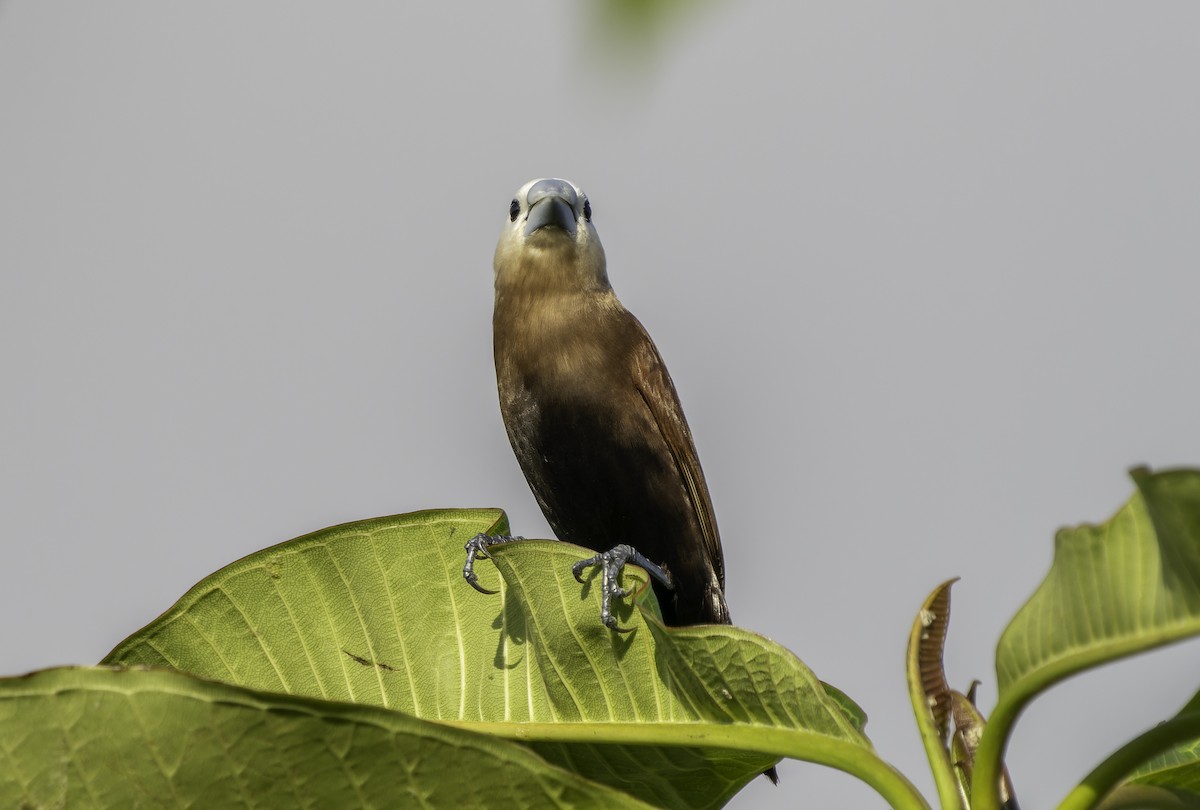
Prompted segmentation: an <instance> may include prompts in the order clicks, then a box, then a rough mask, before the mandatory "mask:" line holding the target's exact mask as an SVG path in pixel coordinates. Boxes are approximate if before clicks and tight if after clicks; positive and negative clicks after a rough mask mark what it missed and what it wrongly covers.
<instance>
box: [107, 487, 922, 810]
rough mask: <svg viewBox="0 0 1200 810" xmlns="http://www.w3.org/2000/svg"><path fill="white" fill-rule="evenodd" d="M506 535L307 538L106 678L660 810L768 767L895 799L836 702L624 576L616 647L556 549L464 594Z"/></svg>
mask: <svg viewBox="0 0 1200 810" xmlns="http://www.w3.org/2000/svg"><path fill="white" fill-rule="evenodd" d="M505 529H506V523H505V520H504V516H503V513H501V512H499V511H496V510H490V511H489V510H474V511H470V510H457V511H454V510H451V511H439V512H424V513H416V514H413V515H405V516H398V517H392V518H380V519H377V520H370V521H363V522H360V523H353V524H347V525H344V526H338V527H334V528H332V529H327V530H324V531H320V532H316V533H314V534H311V535H307V536H306V537H302V538H299V539H297V540H294V541H291V542H289V543H284V544H282V545H279V546H275V547H273V548H269V549H266V550H265V551H262V552H259V553H258V554H254V555H251V556H250V557H247V558H245V559H243V560H240V561H239V562H236V563H234V564H233V565H230V566H229V567H227V568H225V569H222V570H221V571H219V572H217V573H216V574H214V575H212V576H211V577H209V578H207V579H205V580H204V581H203V582H201V583H199V584H198V585H197V586H196V587H195V588H193V589H192V590H191V591H190V592H189V593H188V594H186V595H185V596H184V597H183V598H182V599H181V600H180V601H179V603H178V604H176V605H175V606H174V607H173V608H172V609H171V610H169V611H168V612H167V613H165V614H164V615H163V616H161V617H160V618H159V619H158V620H157V621H155V622H153V623H152V624H150V625H149V626H148V627H146V628H144V629H143V630H141V631H139V632H138V633H135V634H134V635H133V636H131V637H130V638H129V639H127V640H126V641H124V642H123V643H122V644H120V645H119V646H118V647H117V648H116V649H115V650H114V651H113V652H112V653H110V655H109V656H108V657H107V658H106V659H105V660H106V662H107V663H124V664H134V663H136V664H150V665H159V666H169V667H174V668H178V669H183V670H186V671H189V672H193V673H197V674H200V675H203V676H205V677H211V678H215V679H219V680H225V681H229V682H233V683H238V684H242V685H247V686H251V687H254V688H257V689H269V690H279V691H284V692H289V693H293V694H303V695H312V696H318V697H323V698H331V699H337V700H351V701H355V702H362V703H371V704H376V705H380V706H385V707H388V708H392V709H396V710H399V711H402V712H407V713H411V714H413V715H415V716H417V717H420V718H424V719H431V720H439V721H443V722H450V723H455V724H460V725H463V726H465V727H469V728H472V729H476V730H483V731H487V732H490V733H493V734H499V735H503V736H507V737H511V738H514V739H519V740H521V741H524V742H527V743H528V744H530V745H532V746H533V747H534V748H535V750H537V751H538V752H539V753H540V754H542V755H543V756H545V757H546V758H547V759H550V760H551V761H554V762H556V763H558V764H561V765H563V766H565V767H569V768H572V769H575V770H577V771H578V772H580V773H581V774H583V775H585V776H587V777H589V778H593V779H595V780H598V781H602V782H605V783H609V784H612V785H614V786H618V787H620V788H621V789H623V790H628V791H630V792H632V793H634V795H637V796H639V797H642V798H644V799H646V800H648V801H650V802H652V803H654V804H659V805H663V806H673V807H714V806H719V805H721V804H723V803H724V802H725V801H726V800H727V799H728V797H729V796H731V795H732V794H733V793H734V792H736V790H737V789H739V788H740V787H741V786H742V785H743V784H745V782H746V781H748V780H749V779H751V778H753V777H754V776H755V775H756V774H758V773H759V772H760V771H761V770H762V769H763V768H765V767H766V766H768V765H770V764H771V763H772V762H774V761H776V759H777V757H778V756H779V755H781V754H783V755H789V756H796V757H800V758H804V759H811V760H814V761H819V762H828V763H829V764H833V765H835V766H837V767H842V768H845V769H847V770H850V771H852V772H855V773H857V774H858V775H860V776H861V777H863V778H866V779H868V780H869V781H872V782H873V783H874V784H876V787H877V788H879V789H881V790H884V791H889V790H890V791H892V793H893V794H895V795H897V796H899V798H898V799H897V801H900V802H903V801H905V798H906V797H909V796H910V794H911V788H910V786H908V785H907V783H905V782H904V781H903V780H902V779H901V778H900V777H899V776H898V775H896V774H895V773H894V772H893V771H891V770H890V769H889V768H888V767H887V766H886V765H884V764H882V763H881V762H880V761H879V760H878V758H877V757H875V755H874V754H873V753H872V751H871V749H870V745H869V743H868V742H867V741H866V739H865V738H864V737H863V736H862V735H861V733H860V732H859V730H858V729H857V728H856V726H855V722H856V720H857V718H854V717H851V716H849V715H848V714H847V712H845V711H844V710H843V709H842V708H841V707H840V705H841V704H840V701H844V700H845V698H844V696H841V695H835V696H834V697H831V696H830V694H828V693H827V692H826V691H825V689H824V688H823V687H822V685H821V684H820V682H819V681H817V680H816V678H815V677H814V676H813V674H812V673H811V672H810V671H809V670H808V668H807V667H805V666H804V664H803V663H801V662H800V661H799V660H798V659H797V658H796V657H795V656H793V655H792V654H791V653H789V652H788V651H787V650H785V649H783V648H782V647H779V646H778V645H776V644H774V643H773V642H770V641H768V640H766V639H764V638H762V637H760V636H757V635H755V634H753V633H749V632H746V631H744V630H740V629H738V628H733V627H694V628H666V627H663V626H662V625H661V623H659V622H658V621H657V619H656V605H655V604H654V602H653V591H652V590H651V589H650V588H649V587H648V585H647V583H646V578H645V574H644V573H643V572H642V571H641V570H640V569H635V568H631V569H629V570H628V571H627V572H626V575H625V576H626V583H625V584H626V585H627V586H628V585H632V586H633V587H635V588H636V589H638V590H639V598H640V599H643V600H645V604H646V606H647V607H646V610H645V611H643V610H635V609H634V608H633V607H631V606H630V605H629V604H623V605H622V606H621V608H620V609H619V611H618V616H619V619H620V621H621V622H622V624H623V625H625V626H627V627H629V628H630V629H631V630H632V632H630V633H628V634H618V633H614V632H612V631H610V630H608V629H607V628H605V627H604V626H603V625H601V624H600V622H599V597H598V593H597V591H598V588H597V587H595V583H594V582H588V583H587V584H585V585H583V586H580V585H579V584H578V583H577V582H575V580H574V579H573V578H572V576H571V573H570V568H571V564H572V563H573V562H574V561H575V560H577V559H579V558H580V557H581V556H583V555H585V554H587V553H588V552H586V550H584V549H580V548H578V547H574V546H569V545H567V544H564V543H558V542H553V541H525V542H520V543H512V544H508V545H504V546H499V547H496V548H494V549H493V550H492V556H493V561H494V563H495V565H496V568H497V571H491V570H489V569H490V568H491V566H490V564H489V563H488V562H487V561H481V563H480V565H479V570H480V574H481V577H482V578H483V579H484V581H485V582H486V583H488V584H490V585H494V587H496V588H497V589H498V590H499V594H498V595H495V596H485V595H482V594H479V593H477V592H476V591H474V590H472V589H471V588H470V587H469V586H467V585H466V583H465V582H464V581H463V578H462V561H463V543H464V542H465V541H466V540H467V539H469V538H470V537H471V536H473V535H474V534H475V533H476V532H479V531H487V532H501V531H504V530H505ZM910 804H911V801H910ZM912 806H919V804H913V805H912Z"/></svg>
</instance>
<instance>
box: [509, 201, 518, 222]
mask: <svg viewBox="0 0 1200 810" xmlns="http://www.w3.org/2000/svg"><path fill="white" fill-rule="evenodd" d="M519 213H521V204H520V203H519V202H517V201H516V200H513V201H512V203H511V204H510V205H509V206H508V221H509V222H516V221H517V214H519Z"/></svg>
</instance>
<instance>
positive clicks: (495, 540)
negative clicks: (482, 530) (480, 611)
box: [463, 534, 525, 594]
mask: <svg viewBox="0 0 1200 810" xmlns="http://www.w3.org/2000/svg"><path fill="white" fill-rule="evenodd" d="M524 539H525V538H524V537H511V536H509V535H507V534H477V535H475V536H474V537H472V538H471V539H470V540H468V541H467V544H466V545H465V546H463V550H464V551H466V552H467V561H466V562H465V563H463V579H465V580H466V581H467V584H469V585H470V586H471V587H472V588H474V589H475V590H477V591H479V592H480V593H488V594H491V593H499V591H492V590H488V589H487V588H485V587H483V586H482V585H480V584H479V577H478V576H476V574H475V561H476V560H477V559H479V558H480V557H483V558H484V559H491V555H490V554H488V552H487V550H488V549H489V548H491V547H492V546H498V545H500V544H501V543H511V542H513V541H514V540H524Z"/></svg>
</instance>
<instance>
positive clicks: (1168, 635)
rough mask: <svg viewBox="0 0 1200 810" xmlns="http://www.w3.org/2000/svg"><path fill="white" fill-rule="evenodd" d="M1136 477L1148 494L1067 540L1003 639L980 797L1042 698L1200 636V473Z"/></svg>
mask: <svg viewBox="0 0 1200 810" xmlns="http://www.w3.org/2000/svg"><path fill="white" fill-rule="evenodd" d="M1132 475H1133V479H1134V481H1135V483H1136V484H1137V486H1138V492H1137V493H1136V494H1135V495H1134V496H1133V497H1132V498H1131V499H1130V500H1129V502H1128V503H1127V504H1126V505H1125V506H1124V507H1122V508H1121V510H1120V511H1118V512H1117V513H1116V514H1115V515H1114V516H1113V517H1112V518H1111V519H1110V520H1108V521H1107V522H1105V523H1103V524H1100V525H1099V526H1093V525H1083V526H1078V527H1076V528H1072V529H1063V530H1061V531H1060V532H1059V533H1058V536H1057V538H1056V542H1055V555H1054V562H1053V564H1052V566H1051V568H1050V572H1049V573H1048V574H1047V576H1046V579H1045V581H1044V582H1043V583H1042V584H1041V586H1040V587H1039V588H1038V590H1037V591H1036V592H1035V593H1034V595H1033V596H1032V597H1031V598H1030V600H1029V601H1028V602H1027V603H1026V604H1025V606H1024V607H1022V608H1021V610H1020V611H1019V612H1018V613H1017V615H1016V616H1015V617H1014V618H1013V620H1012V622H1011V623H1010V624H1009V626H1008V628H1007V629H1006V630H1005V631H1004V634H1003V635H1002V636H1001V638H1000V643H999V647H998V649H997V652H996V674H997V677H998V682H999V687H1000V699H999V703H998V704H997V706H996V710H995V711H994V712H993V713H992V718H991V720H990V721H989V723H988V726H987V731H986V732H985V734H984V739H983V742H982V744H981V747H980V751H979V761H978V767H977V769H976V772H975V792H974V795H975V796H976V797H977V799H978V797H979V793H980V786H981V785H985V784H992V785H994V784H995V779H996V777H997V776H998V774H999V767H1000V760H1001V758H1002V756H1003V752H1004V748H1005V745H1006V743H1007V740H1008V737H1009V734H1010V733H1011V729H1012V725H1013V723H1014V722H1015V720H1016V717H1017V716H1018V715H1019V714H1020V712H1021V711H1022V710H1023V708H1024V707H1025V706H1026V705H1027V704H1028V703H1029V701H1030V700H1032V699H1033V698H1034V697H1036V696H1037V695H1038V694H1040V693H1041V692H1043V691H1045V690H1046V689H1048V688H1049V687H1050V686H1052V685H1054V684H1055V683H1058V682H1059V681H1061V680H1063V679H1064V678H1067V677H1069V676H1071V675H1074V674H1076V673H1078V672H1081V671H1083V670H1086V669H1089V668H1091V667H1095V666H1099V665H1101V664H1104V663H1107V662H1110V661H1113V660H1116V659H1118V658H1122V657H1125V656H1128V655H1132V654H1135V653H1139V652H1143V651H1145V650H1149V649H1152V648H1155V647H1159V646H1162V645H1164V644H1169V643H1171V642H1175V641H1179V640H1181V639H1185V638H1189V637H1191V636H1194V635H1196V634H1198V633H1200V471H1196V470H1173V471H1166V472H1161V473H1153V474H1152V473H1150V472H1149V471H1147V470H1135V471H1134V472H1133V474H1132ZM985 780H991V781H990V782H989V781H985ZM979 806H980V807H983V808H985V809H986V808H989V807H991V806H992V804H991V803H990V802H988V801H984V802H982V803H981V804H980V805H979Z"/></svg>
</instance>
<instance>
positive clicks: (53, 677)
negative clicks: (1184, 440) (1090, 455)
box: [0, 470, 1200, 810]
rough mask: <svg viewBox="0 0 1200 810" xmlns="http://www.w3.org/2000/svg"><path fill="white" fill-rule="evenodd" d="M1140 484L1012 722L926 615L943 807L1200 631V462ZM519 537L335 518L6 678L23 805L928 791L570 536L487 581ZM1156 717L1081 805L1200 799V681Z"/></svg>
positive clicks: (606, 800)
mask: <svg viewBox="0 0 1200 810" xmlns="http://www.w3.org/2000/svg"><path fill="white" fill-rule="evenodd" d="M1134 480H1135V482H1136V484H1137V487H1138V491H1137V492H1136V493H1135V494H1134V496H1133V497H1132V498H1131V499H1130V501H1129V502H1128V503H1127V504H1126V505H1125V506H1124V507H1123V508H1122V509H1120V510H1119V511H1118V512H1117V513H1116V514H1115V515H1114V516H1113V518H1112V519H1110V520H1109V521H1107V522H1105V523H1103V524H1100V525H1098V526H1092V525H1085V526H1080V527H1077V528H1074V529H1067V530H1063V531H1061V532H1060V533H1059V535H1058V538H1057V544H1056V554H1055V559H1054V562H1053V565H1052V566H1051V569H1050V571H1049V573H1048V574H1047V576H1046V579H1045V581H1044V582H1043V584H1042V585H1041V587H1039V589H1038V590H1037V592H1036V593H1035V594H1034V595H1033V597H1032V598H1031V599H1030V600H1029V602H1028V603H1027V604H1026V605H1025V606H1024V607H1023V608H1022V609H1021V610H1020V611H1018V613H1017V614H1016V616H1015V617H1014V618H1013V620H1012V622H1011V623H1010V625H1009V627H1008V629H1007V630H1006V631H1005V633H1004V635H1003V637H1002V638H1001V641H1000V645H999V648H998V650H997V660H996V668H997V674H998V676H999V682H1000V698H999V702H998V704H997V706H996V707H995V708H994V710H993V711H992V713H991V718H990V720H985V719H984V716H983V714H982V713H981V712H979V711H978V710H977V709H976V708H975V707H974V705H973V699H972V698H971V697H970V696H969V695H963V694H961V693H958V692H955V691H953V690H952V689H950V686H949V684H948V682H947V681H946V677H945V673H944V671H943V669H942V664H941V660H942V650H943V647H944V645H945V643H946V641H947V632H948V628H949V619H950V598H949V586H950V583H945V584H944V585H943V586H941V587H940V588H939V589H937V590H936V591H935V592H934V593H933V594H931V596H930V597H929V599H928V600H927V601H926V602H925V604H924V605H923V606H922V610H921V611H920V613H919V615H918V617H917V620H916V621H915V622H914V625H913V631H912V634H911V637H910V641H909V660H908V676H909V680H910V684H909V685H910V694H911V698H912V702H913V706H914V711H915V712H916V716H917V723H918V727H919V728H920V730H921V737H922V740H923V742H924V743H925V746H926V750H927V753H928V755H929V759H930V762H931V766H932V768H933V771H934V773H935V775H936V776H937V784H938V795H939V799H940V801H941V804H942V806H943V807H946V808H968V807H969V808H994V807H998V806H999V805H1000V802H1001V801H1002V800H1001V799H1000V798H999V794H998V787H999V786H1000V784H1001V775H1002V774H1003V772H1004V771H1003V754H1004V750H1005V748H1006V746H1007V742H1008V739H1009V737H1010V736H1011V733H1012V729H1013V725H1014V723H1015V721H1016V719H1017V718H1018V716H1019V715H1020V713H1021V712H1022V711H1023V710H1024V709H1025V708H1026V707H1027V706H1028V705H1029V704H1030V702H1031V701H1032V700H1033V699H1034V698H1035V697H1036V696H1038V695H1040V694H1042V693H1043V692H1045V691H1046V689H1048V688H1049V687H1050V686H1052V685H1054V684H1056V683H1059V682H1061V681H1062V680H1064V679H1065V678H1068V677H1069V676H1071V675H1073V674H1076V673H1079V672H1083V671H1085V670H1087V669H1089V668H1091V667H1095V666H1099V665H1101V664H1104V663H1106V662H1108V661H1112V660H1116V659H1118V658H1121V657H1125V656H1128V655H1132V654H1136V653H1139V652H1144V651H1147V650H1151V649H1153V648H1155V647H1158V646H1161V645H1163V644H1168V643H1171V642H1175V641H1179V640H1182V639H1186V638H1190V637H1192V636H1195V635H1197V633H1200V471H1192V470H1176V471H1168V472H1163V473H1157V474H1152V473H1149V472H1147V471H1144V470H1139V471H1136V472H1135V473H1134ZM507 528H508V527H507V522H506V519H505V517H504V514H503V512H500V511H499V510H444V511H434V512H418V513H414V514H410V515H401V516H396V517H389V518H378V519H375V520H367V521H361V522H358V523H351V524H346V525H344V526H337V527H334V528H331V529H325V530H323V531H319V532H315V533H313V534H310V535H306V536H304V537H301V538H298V539H296V540H293V541H290V542H287V543H283V544H280V545H278V546H274V547H272V548H268V549H266V550H264V551H261V552H259V553H257V554H253V555H250V556H249V557H246V558H244V559H242V560H239V561H237V562H235V563H233V564H232V565H230V566H228V567H226V568H224V569H222V570H220V571H218V572H217V573H215V574H213V575H212V576H210V577H208V578H206V579H205V580H203V581H202V582H200V583H199V584H198V585H196V586H195V587H194V588H192V589H191V590H190V591H189V592H188V593H187V594H185V595H184V596H183V598H181V599H180V600H179V602H178V603H177V604H176V605H175V606H174V607H172V608H171V609H170V610H168V611H167V612H166V613H164V614H163V615H162V616H160V617H159V618H158V619H156V620H155V621H154V622H152V623H151V624H150V625H148V626H147V627H145V628H143V629H142V630H139V631H138V632H136V633H134V634H133V635H132V636H130V637H129V638H128V639H126V640H125V641H124V642H122V643H121V644H119V645H118V646H117V647H116V649H114V650H113V651H112V653H110V654H109V655H108V656H107V657H106V659H105V661H104V662H103V663H104V664H105V665H106V666H105V667H101V668H94V669H60V670H49V671H46V672H41V673H35V674H33V675H29V676H25V677H21V678H8V679H0V728H2V729H3V730H4V733H3V735H2V738H0V806H5V807H8V806H13V807H19V806H29V807H40V806H70V807H116V806H120V807H151V806H155V807H157V806H175V805H189V804H190V805H196V806H227V805H244V806H253V807H259V808H266V807H295V806H309V807H325V806H338V807H377V806H380V807H381V806H394V805H396V804H418V803H419V804H422V805H424V806H428V807H458V806H491V805H497V806H513V807H523V806H537V807H541V806H551V807H553V806H563V807H567V806H570V807H592V806H597V807H598V806H604V807H643V806H659V807H678V808H709V807H719V806H721V805H723V804H724V803H725V802H726V801H728V799H729V798H730V797H731V796H733V795H734V794H735V793H736V792H737V791H738V790H739V789H740V788H741V787H742V786H743V785H744V784H745V783H746V782H747V781H749V780H750V779H753V778H756V777H757V775H758V774H759V773H760V772H761V771H762V770H763V769H764V768H766V767H768V766H769V765H771V764H772V763H774V762H776V761H777V760H778V758H779V757H793V758H798V759H804V760H808V761H812V762H816V763H822V764H826V765H829V766H831V767H835V768H839V769H841V770H843V771H845V772H847V773H849V774H852V775H854V776H857V777H858V778H860V779H863V780H865V781H866V782H867V783H869V784H870V785H872V787H874V788H875V789H876V790H877V791H879V792H880V794H881V795H882V796H883V797H884V798H885V799H886V800H887V801H888V802H889V803H890V804H892V806H894V807H900V808H924V807H928V805H927V804H926V802H925V800H924V799H923V798H922V797H921V796H920V795H919V794H918V793H917V792H916V790H915V789H914V788H913V787H912V785H911V784H910V783H909V782H908V781H907V780H906V779H905V778H904V777H903V776H901V775H900V774H899V773H897V772H896V771H895V770H894V769H893V768H891V767H890V766H889V765H888V764H887V763H886V762H884V761H883V760H882V759H880V758H879V757H878V755H877V754H876V753H875V752H874V751H873V749H872V748H871V745H870V743H869V741H868V740H867V738H866V737H865V736H864V733H863V730H864V727H865V723H866V718H865V715H864V714H863V712H862V710H861V709H860V708H859V707H858V706H857V705H856V704H855V703H854V702H853V701H852V700H851V699H850V698H849V697H847V696H846V695H844V694H843V693H841V692H840V691H838V690H837V689H835V688H833V687H830V686H827V685H825V684H823V683H821V682H820V681H819V680H818V679H817V678H816V677H815V676H814V675H813V673H812V672H811V671H810V670H809V669H808V668H807V667H806V666H805V665H804V664H803V663H802V662H801V661H800V660H799V659H798V658H796V657H795V656H794V655H792V654H791V653H790V652H788V651H787V650H785V649H783V648H782V647H780V646H779V645H777V644H775V643H773V642H771V641H769V640H767V639H765V638H762V637H761V636H758V635H756V634H754V633H751V632H748V631H746V630H743V629H740V628H736V627H726V626H716V627H713V626H701V627H688V628H671V627H666V626H664V625H663V624H662V622H661V620H660V618H659V612H658V606H657V604H656V603H655V601H654V595H653V590H652V589H651V588H650V587H649V584H648V582H647V579H646V576H645V574H644V572H642V571H641V570H640V569H636V568H630V569H628V570H627V571H626V573H625V584H626V585H627V586H629V587H630V588H631V589H632V590H633V592H634V593H633V596H632V597H631V598H630V599H628V600H626V601H625V602H623V603H622V604H621V605H620V606H619V609H618V617H619V620H620V622H621V624H622V626H623V627H624V628H626V629H628V630H629V632H628V633H613V632H611V631H609V630H608V629H607V628H605V627H603V625H601V624H600V622H599V620H598V616H599V594H598V588H597V583H596V582H595V581H592V580H589V581H586V582H585V583H583V584H582V585H581V584H580V583H577V582H576V581H575V580H574V578H573V577H572V576H571V573H570V571H571V565H572V563H574V562H575V561H576V560H578V559H579V558H580V557H582V556H585V555H586V554H587V552H586V550H584V549H580V548H577V547H574V546H570V545H567V544H565V543H557V542H551V541H525V542H518V543H511V544H505V545H501V546H497V547H494V548H493V549H492V550H491V552H490V553H491V562H488V561H487V560H482V561H480V563H479V566H478V571H479V573H480V575H481V577H482V578H483V579H484V581H485V583H486V584H488V585H490V586H492V587H494V588H495V589H496V590H497V593H496V594H495V595H493V596H486V595H482V594H479V593H477V592H475V591H474V590H472V589H471V588H470V587H468V586H467V585H466V583H465V582H464V581H463V579H462V563H463V560H464V552H463V544H464V543H465V542H466V541H467V540H468V539H470V538H471V537H472V536H474V535H475V534H476V533H478V532H488V533H504V532H506V531H507ZM1100 710H1102V708H1101V709H1100ZM951 718H953V720H954V727H953V731H952V730H951V727H950V725H949V720H950V719H951ZM1148 725H1149V726H1151V727H1150V728H1149V730H1148V731H1147V732H1146V733H1145V734H1142V735H1140V736H1139V737H1137V738H1135V739H1134V740H1130V741H1128V742H1127V743H1126V744H1124V745H1122V746H1120V747H1118V748H1117V749H1116V750H1115V751H1114V752H1113V754H1112V755H1111V756H1110V757H1108V758H1106V759H1105V761H1104V762H1102V763H1100V764H1099V765H1098V766H1097V767H1096V768H1095V770H1093V772H1092V773H1090V774H1088V775H1087V776H1086V777H1085V778H1084V779H1083V780H1082V781H1081V782H1080V784H1079V786H1078V787H1077V788H1076V789H1075V790H1073V791H1072V792H1071V793H1070V794H1069V795H1068V796H1067V797H1066V798H1065V799H1064V801H1063V803H1062V804H1061V805H1060V807H1062V808H1066V809H1068V810H1074V808H1085V807H1105V808H1110V809H1111V808H1118V807H1195V806H1200V695H1198V696H1196V697H1193V698H1192V700H1191V701H1190V702H1189V703H1188V704H1187V705H1186V706H1185V707H1184V708H1183V709H1182V710H1181V711H1180V712H1179V713H1178V714H1177V715H1176V716H1175V717H1173V718H1170V719H1168V720H1166V721H1164V722H1162V723H1159V724H1149V723H1148ZM1010 789H1011V786H1006V790H1010ZM1005 795H1006V796H1007V795H1009V794H1008V793H1006V794H1005Z"/></svg>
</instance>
